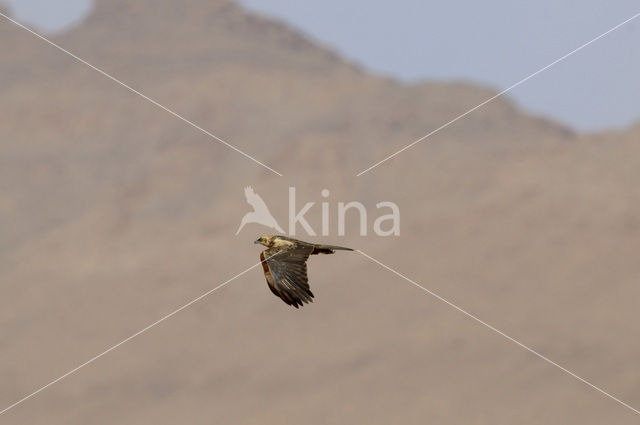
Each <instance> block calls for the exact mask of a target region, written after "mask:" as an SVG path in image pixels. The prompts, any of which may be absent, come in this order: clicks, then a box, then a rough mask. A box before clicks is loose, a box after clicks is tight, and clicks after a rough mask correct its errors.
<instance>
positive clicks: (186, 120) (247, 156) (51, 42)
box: [0, 12, 282, 177]
mask: <svg viewBox="0 0 640 425" xmlns="http://www.w3.org/2000/svg"><path fill="white" fill-rule="evenodd" d="M0 16H2V17H3V18H5V19H7V20H8V21H10V22H12V23H14V24H15V25H17V26H19V27H20V28H22V29H24V30H27V31H29V32H30V33H31V34H33V35H35V36H36V37H38V38H39V39H41V40H42V41H45V42H46V43H49V44H50V45H52V46H53V47H55V48H56V49H58V50H60V51H61V52H64V53H66V54H67V55H69V56H71V57H72V58H74V59H75V60H77V61H79V62H81V63H83V64H85V65H86V66H88V67H89V68H91V69H93V70H94V71H97V72H99V73H100V74H102V75H104V76H105V77H107V78H108V79H110V80H112V81H114V82H116V83H118V84H120V85H121V86H122V87H124V88H126V89H127V90H129V91H131V92H133V93H135V94H137V95H138V96H140V97H141V98H143V99H144V100H147V101H149V102H151V103H152V104H154V105H155V106H157V107H158V108H160V109H162V110H164V111H166V112H168V113H170V114H171V115H173V116H174V117H176V118H178V119H180V120H182V121H184V122H185V123H187V124H189V125H190V126H191V127H193V128H195V129H196V130H199V131H200V132H202V133H204V134H206V135H207V136H209V137H211V138H212V139H215V140H217V141H218V142H220V143H222V144H223V145H225V146H227V147H229V148H231V149H233V150H234V151H236V152H238V153H239V154H240V155H243V156H244V157H245V158H248V159H250V160H251V161H253V162H255V163H256V164H259V165H261V166H263V167H264V168H266V169H267V170H269V171H271V172H273V173H275V174H277V175H279V176H280V177H282V174H280V173H279V172H277V171H276V170H274V169H273V168H271V167H269V166H268V165H265V164H263V163H262V162H260V161H258V160H257V159H255V158H254V157H252V156H251V155H249V154H248V153H245V152H243V151H241V150H240V149H238V148H236V147H235V146H233V145H232V144H230V143H228V142H226V141H225V140H222V139H221V138H219V137H218V136H216V135H215V134H213V133H211V132H210V131H207V130H205V129H204V128H202V127H200V126H199V125H197V124H195V123H193V122H192V121H189V120H188V119H186V118H185V117H183V116H182V115H180V114H178V113H177V112H174V111H173V110H171V109H169V108H167V107H166V106H164V105H161V104H160V103H158V102H156V101H155V100H153V99H151V98H150V97H148V96H146V95H144V94H142V93H140V92H139V91H138V90H136V89H134V88H133V87H131V86H129V85H127V84H125V83H123V82H122V81H120V80H118V79H117V78H116V77H114V76H112V75H110V74H108V73H106V72H105V71H103V70H101V69H100V68H98V67H96V66H94V65H91V64H90V63H89V62H87V61H85V60H84V59H82V58H80V57H78V56H76V55H74V54H73V53H71V52H70V51H68V50H66V49H64V48H63V47H61V46H59V45H57V44H56V43H54V42H53V41H51V40H49V39H47V38H45V37H44V36H42V35H40V34H38V33H37V32H35V31H33V30H32V29H30V28H28V27H26V26H24V25H22V24H21V23H20V22H18V21H15V20H13V19H11V18H10V17H9V16H7V15H5V14H4V13H2V12H0Z"/></svg>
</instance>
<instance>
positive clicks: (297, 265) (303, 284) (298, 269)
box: [253, 235, 353, 308]
mask: <svg viewBox="0 0 640 425" xmlns="http://www.w3.org/2000/svg"><path fill="white" fill-rule="evenodd" d="M253 243H256V244H258V243H259V244H261V245H264V246H266V247H267V249H265V250H264V251H262V252H261V253H260V262H261V263H262V269H263V271H264V277H265V278H266V279H267V284H268V285H269V289H271V292H273V293H274V294H275V295H276V296H277V297H280V298H282V301H284V302H285V303H287V304H289V305H292V306H294V307H295V308H298V307H299V306H302V305H303V303H310V302H313V292H311V289H310V288H309V278H308V277H307V259H308V258H309V256H310V255H315V254H333V253H334V252H335V251H336V250H343V251H353V249H351V248H345V247H343V246H335V245H316V244H312V243H309V242H304V241H299V240H297V239H292V238H288V237H286V236H268V235H263V236H260V237H259V238H258V239H256V240H255V241H254V242H253Z"/></svg>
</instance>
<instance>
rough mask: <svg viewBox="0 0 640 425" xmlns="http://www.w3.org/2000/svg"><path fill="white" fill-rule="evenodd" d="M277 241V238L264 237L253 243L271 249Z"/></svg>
mask: <svg viewBox="0 0 640 425" xmlns="http://www.w3.org/2000/svg"><path fill="white" fill-rule="evenodd" d="M275 239H276V237H275V236H269V235H262V236H260V237H259V238H258V239H256V240H255V241H253V243H259V244H260V245H264V246H266V247H267V248H271V247H272V246H273V245H275Z"/></svg>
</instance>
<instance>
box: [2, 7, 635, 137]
mask: <svg viewBox="0 0 640 425" xmlns="http://www.w3.org/2000/svg"><path fill="white" fill-rule="evenodd" d="M2 1H3V0H0V2H2ZM4 1H5V2H6V3H10V4H12V5H13V7H14V9H13V10H14V14H15V16H17V17H18V18H19V19H21V20H23V21H25V22H29V23H32V24H33V23H38V24H39V25H40V26H41V27H42V28H45V29H48V30H55V29H58V28H60V27H61V26H64V25H65V24H67V23H68V22H73V20H74V19H79V18H81V17H82V16H83V15H84V14H85V13H87V11H88V10H89V7H90V0H8V1H7V0H4ZM158 1H161V0H158ZM202 1H207V0H202ZM241 2H242V3H243V4H244V5H245V6H247V7H249V8H251V9H254V10H259V11H261V12H263V13H264V14H268V15H271V16H275V17H278V18H280V19H282V20H285V21H286V22H288V23H289V24H291V25H293V26H295V27H297V28H300V29H302V30H303V31H305V32H306V33H307V34H310V35H311V36H312V38H314V39H316V40H318V41H320V42H322V43H323V44H325V45H327V46H330V47H332V48H333V49H335V50H338V51H339V52H341V53H342V54H343V55H344V56H346V57H348V58H350V59H351V60H353V61H355V62H357V63H359V64H361V65H363V66H364V67H366V68H368V69H370V70H373V71H375V72H377V73H380V74H386V75H391V76H394V77H396V78H401V79H404V80H407V81H415V80H420V79H438V80H443V79H444V80H469V81H475V82H479V83H481V84H485V85H489V86H491V87H494V88H496V89H503V88H506V87H508V86H510V85H511V84H513V83H515V82H517V81H518V80H520V79H522V78H524V77H525V76H527V75H529V74H531V73H533V72H535V71H537V70H538V69H540V68H542V67H543V66H546V65H547V64H549V63H551V62H553V61H554V60H556V59H557V58H559V57H561V56H563V55H564V54H566V53H568V52H570V51H571V50H573V49H575V48H576V47H578V46H580V45H581V44H584V43H585V42H587V41H589V40H591V39H592V38H594V37H596V36H598V35H600V34H601V33H603V32H605V31H607V30H608V29H610V28H611V27H613V26H615V25H616V24H618V23H620V22H622V21H624V20H625V19H628V18H630V17H631V16H633V15H634V14H636V13H638V12H640V2H638V0H607V1H605V0H564V1H557V0H538V1H536V2H526V1H518V0H516V1H514V0H484V1H482V2H478V1H471V0H465V1H460V0H457V1H456V0H431V1H425V0H396V1H394V2H371V1H367V0H352V1H347V0H325V1H322V2H316V1H302V0H241ZM0 24H1V23H0ZM639 53H640V17H639V18H638V19H637V20H635V21H633V22H631V23H629V24H627V25H625V26H624V27H622V28H620V29H619V30H617V31H616V32H614V33H612V34H610V35H608V36H607V37H605V38H603V39H601V40H599V41H597V42H595V43H594V44H592V45H590V46H588V47H587V48H585V49H584V50H583V51H581V52H579V53H577V54H575V55H574V56H572V57H570V58H568V59H567V60H566V61H564V62H562V63H560V64H558V65H556V66H554V67H553V68H551V69H549V70H548V71H545V72H544V73H542V74H539V75H538V76H536V77H534V78H533V79H531V80H529V81H527V82H526V83H524V84H523V85H522V86H519V87H518V88H516V89H514V90H513V91H512V92H510V96H511V97H512V98H513V99H515V100H516V101H517V102H518V103H519V104H520V105H521V106H523V107H524V108H525V109H527V110H529V111H532V112H534V113H538V114H542V115H547V116H551V117H554V118H555V119H558V120H560V121H562V122H565V123H567V124H569V125H571V126H573V127H575V128H579V129H583V130H598V129H604V128H611V127H623V126H626V125H629V124H630V123H632V122H634V121H636V120H638V119H640V78H638V76H640V54H639Z"/></svg>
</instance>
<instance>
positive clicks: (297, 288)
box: [261, 246, 313, 308]
mask: <svg viewBox="0 0 640 425" xmlns="http://www.w3.org/2000/svg"><path fill="white" fill-rule="evenodd" d="M312 250H313V247H312V246H298V247H296V248H293V249H286V250H282V251H280V252H278V253H270V252H269V251H271V250H267V251H265V252H264V254H265V257H267V258H266V261H265V262H266V263H267V266H268V269H269V274H270V276H267V283H268V284H269V287H270V289H271V292H273V293H274V294H276V295H277V296H279V297H280V298H282V300H283V301H284V302H285V303H287V304H289V305H292V306H294V307H295V308H298V306H302V305H303V304H304V303H310V302H313V292H311V289H310V288H309V278H308V277H307V259H308V258H309V255H310V254H311V251H312ZM270 254H271V255H270ZM261 257H262V258H264V257H263V256H261ZM262 258H261V259H262ZM263 266H264V263H263ZM265 275H267V273H266V270H265ZM269 277H271V279H269ZM269 280H271V282H270V281H269Z"/></svg>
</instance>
